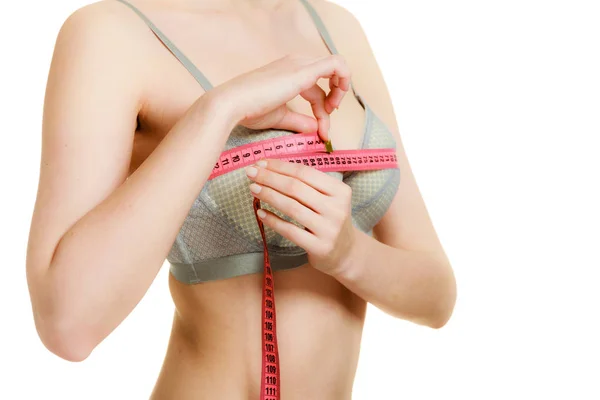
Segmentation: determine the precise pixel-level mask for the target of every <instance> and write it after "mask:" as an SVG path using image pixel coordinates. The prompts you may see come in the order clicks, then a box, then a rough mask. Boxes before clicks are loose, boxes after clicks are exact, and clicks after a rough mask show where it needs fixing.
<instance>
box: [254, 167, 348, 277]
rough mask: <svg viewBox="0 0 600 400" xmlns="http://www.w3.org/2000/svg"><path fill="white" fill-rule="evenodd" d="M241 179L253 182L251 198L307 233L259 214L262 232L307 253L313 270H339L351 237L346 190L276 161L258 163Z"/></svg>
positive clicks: (312, 170) (303, 169) (267, 213)
mask: <svg viewBox="0 0 600 400" xmlns="http://www.w3.org/2000/svg"><path fill="white" fill-rule="evenodd" d="M246 174H247V176H248V177H249V178H250V179H251V180H253V181H254V182H252V183H251V184H250V190H251V191H252V194H253V195H254V196H255V197H257V198H259V199H260V200H261V202H265V203H267V204H269V205H270V206H272V207H273V208H275V209H277V210H279V211H281V212H282V213H283V214H285V215H287V216H289V217H291V218H293V219H294V220H296V221H297V222H298V223H300V224H301V225H303V226H304V227H306V230H304V229H301V228H299V227H298V226H296V225H294V224H292V223H291V222H288V221H285V220H283V219H281V218H279V217H278V216H277V215H275V214H273V213H271V212H270V211H267V210H263V209H260V210H258V215H259V217H260V219H261V220H262V221H263V223H264V224H265V225H266V226H268V227H270V228H271V229H273V230H274V231H276V232H277V233H279V234H280V235H281V236H283V237H285V238H286V239H288V240H290V241H292V242H294V243H296V244H297V245H298V246H300V247H302V248H303V249H304V250H306V252H307V253H308V262H309V263H310V264H311V265H312V266H313V267H314V268H316V269H318V270H320V271H322V272H325V273H327V274H332V275H333V274H335V271H336V270H338V269H340V268H342V265H343V264H344V262H345V261H346V260H347V257H348V255H349V254H350V250H351V249H352V248H353V246H354V240H355V236H356V235H355V228H354V226H353V225H352V220H351V197H352V189H351V188H350V186H348V185H346V184H345V183H344V182H342V181H340V180H338V179H335V178H333V177H332V176H329V175H327V174H326V173H324V172H322V171H319V170H317V169H316V168H313V167H309V166H307V165H303V164H296V163H290V162H286V161H281V160H278V159H264V160H260V161H258V162H257V163H256V164H255V165H253V166H250V167H246ZM263 213H264V214H263ZM261 214H262V215H264V216H262V215H261Z"/></svg>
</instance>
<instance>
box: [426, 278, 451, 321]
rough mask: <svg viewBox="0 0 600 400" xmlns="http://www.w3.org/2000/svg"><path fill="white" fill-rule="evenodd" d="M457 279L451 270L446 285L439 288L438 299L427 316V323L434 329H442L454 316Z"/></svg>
mask: <svg viewBox="0 0 600 400" xmlns="http://www.w3.org/2000/svg"><path fill="white" fill-rule="evenodd" d="M456 292H457V291H456V280H455V278H454V274H453V273H452V271H451V270H450V274H449V276H448V278H447V279H446V280H445V282H444V285H443V286H442V287H441V288H440V289H439V291H438V294H439V296H437V299H436V301H435V302H434V305H433V307H432V312H431V313H430V315H429V318H427V321H426V323H425V324H426V325H427V326H428V327H430V328H433V329H441V328H443V327H444V326H446V324H447V323H448V321H450V318H451V317H452V314H453V313H454V307H455V305H456Z"/></svg>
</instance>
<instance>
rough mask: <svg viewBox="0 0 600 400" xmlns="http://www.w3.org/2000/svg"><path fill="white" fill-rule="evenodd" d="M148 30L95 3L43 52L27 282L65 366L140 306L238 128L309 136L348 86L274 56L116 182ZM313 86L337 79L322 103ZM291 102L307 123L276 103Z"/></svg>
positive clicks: (125, 159)
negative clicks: (45, 66)
mask: <svg viewBox="0 0 600 400" xmlns="http://www.w3.org/2000/svg"><path fill="white" fill-rule="evenodd" d="M148 34H149V32H148V30H147V28H146V26H145V25H144V24H142V23H140V21H139V19H138V18H136V17H135V16H133V14H132V13H131V12H130V11H129V10H128V9H126V8H125V7H122V6H121V5H120V4H119V3H117V2H101V3H96V4H94V5H91V6H88V7H85V8H83V9H81V10H79V11H78V12H76V13H75V14H74V15H72V16H71V17H70V18H69V19H68V20H67V21H66V22H65V24H64V26H63V28H62V29H61V32H60V34H59V37H58V40H57V43H56V47H55V53H54V57H53V61H52V65H51V68H50V75H49V78H48V84H47V90H46V100H45V105H44V123H43V133H42V159H41V170H40V181H39V187H38V194H37V199H36V204H35V209H34V212H33V217H32V221H31V230H30V237H29V243H28V251H27V279H28V285H29V289H30V296H31V300H32V308H33V313H34V318H35V323H36V327H37V330H38V333H39V335H40V338H41V339H42V341H43V343H44V344H45V345H46V347H48V348H49V349H50V350H51V351H52V352H54V353H56V354H57V355H59V356H60V357H63V358H65V359H68V360H73V361H78V360H83V359H85V358H86V357H87V356H88V355H89V354H90V352H91V351H92V350H93V348H94V347H95V346H96V345H97V344H98V343H100V342H101V341H102V340H103V339H104V338H105V337H106V336H107V335H108V334H110V332H112V331H113V330H114V329H115V328H116V327H117V326H118V325H119V324H120V323H121V321H123V319H124V318H125V317H126V316H127V315H128V314H129V313H130V312H131V311H132V310H133V308H134V307H135V306H136V304H137V303H138V302H139V301H140V299H141V298H142V296H143V295H144V293H145V292H146V291H147V289H148V287H149V286H150V284H151V283H152V281H153V279H154V278H155V277H156V274H157V273H158V270H159V269H160V267H161V266H162V265H163V263H164V260H165V257H166V256H167V254H168V252H169V250H170V248H171V246H172V244H173V242H174V240H175V237H176V236H177V233H178V231H179V229H180V228H181V225H182V224H183V221H184V219H185V217H186V215H187V213H188V212H189V209H190V207H191V206H192V204H193V201H194V200H195V199H196V197H197V196H198V194H199V192H200V191H201V189H202V186H203V185H204V183H205V182H206V180H207V179H208V177H209V175H210V173H211V171H212V169H213V167H214V165H215V162H216V161H217V158H218V156H219V154H220V152H221V151H222V149H223V148H224V145H225V142H226V140H227V137H228V136H229V134H230V132H231V129H233V127H234V126H235V125H236V124H238V123H239V124H242V125H246V126H253V127H254V128H256V129H264V128H269V127H275V128H285V129H290V130H297V131H303V130H304V129H308V130H310V131H314V130H315V129H317V128H318V130H319V132H321V131H322V130H323V129H324V128H326V126H327V123H328V120H329V112H330V111H331V110H333V109H334V108H335V107H337V106H339V103H340V101H341V99H342V98H343V96H344V94H345V93H346V92H347V90H348V88H349V79H350V72H349V69H348V68H347V66H346V64H345V62H344V61H343V59H341V58H339V57H325V58H318V59H315V58H303V57H284V58H282V59H280V60H276V61H274V62H272V63H270V64H267V65H266V66H264V67H262V68H258V69H256V70H253V71H250V72H248V73H246V74H243V75H241V76H239V77H236V78H233V79H231V80H230V81H228V82H226V83H224V84H222V85H219V86H218V87H215V88H214V89H212V90H211V91H210V92H208V93H207V94H205V95H203V96H201V97H200V98H199V99H198V100H197V101H196V102H195V103H194V104H192V106H191V107H190V108H189V109H188V111H187V112H186V114H185V115H184V116H183V117H182V118H181V119H180V120H179V121H178V122H177V123H176V124H175V125H174V127H173V128H172V129H171V130H170V131H169V132H168V133H167V135H166V136H165V138H164V139H163V140H162V141H161V143H160V144H159V145H158V146H157V147H156V149H155V150H154V151H153V152H152V154H151V155H150V156H148V158H147V159H146V160H145V161H144V162H143V163H142V164H141V165H140V166H139V167H138V168H137V170H136V171H135V172H134V173H133V174H131V176H129V178H127V174H128V170H129V164H130V159H131V151H132V141H133V133H134V131H135V125H136V116H137V114H138V111H139V109H140V104H141V103H143V101H144V95H143V93H144V87H145V82H147V81H148V80H149V79H150V78H149V77H148V74H147V71H148V66H149V65H150V66H151V65H152V64H151V63H149V62H148V61H149V58H148V54H147V53H145V52H144V50H143V49H146V47H145V44H146V43H148V42H147V41H146V39H147V36H145V35H148ZM136 60H138V61H136ZM333 77H335V79H331V78H333ZM321 78H326V79H330V80H332V81H333V82H335V85H336V86H334V90H332V91H331V92H330V94H329V95H327V96H326V95H325V93H324V92H323V91H322V90H321V89H320V88H319V86H318V85H317V84H316V82H317V81H318V80H319V79H321ZM257 94H260V95H257ZM297 95H301V96H302V97H304V98H305V99H306V100H308V101H309V102H311V105H312V106H313V113H314V115H315V116H316V118H312V117H309V116H305V115H301V114H298V113H295V112H292V111H291V110H289V109H288V108H287V107H286V103H287V102H288V101H290V100H291V99H293V98H294V97H296V96H297ZM323 133H324V134H326V132H323Z"/></svg>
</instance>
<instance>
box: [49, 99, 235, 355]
mask: <svg viewBox="0 0 600 400" xmlns="http://www.w3.org/2000/svg"><path fill="white" fill-rule="evenodd" d="M204 106H206V107H204ZM215 111H216V110H215V109H214V106H213V105H212V104H210V105H209V103H207V104H205V105H202V104H200V107H197V108H196V109H194V108H191V109H190V111H188V114H186V115H185V116H184V117H183V118H182V119H181V120H180V121H179V122H178V123H177V124H176V125H175V126H174V127H173V129H172V130H171V131H170V132H169V133H168V134H167V135H166V137H165V138H164V139H163V140H162V142H161V143H160V144H159V145H158V146H157V148H156V149H155V150H154V151H153V152H152V154H151V155H150V156H149V157H148V158H147V159H146V160H145V161H144V162H143V163H142V165H141V166H140V167H139V168H138V169H137V170H136V171H135V172H134V173H133V174H132V175H131V176H130V177H129V178H128V179H127V180H126V181H125V182H123V184H122V185H120V186H119V187H118V188H117V189H116V190H115V191H114V192H112V193H111V195H110V196H108V197H107V198H106V199H105V200H104V201H103V202H101V203H100V204H99V205H98V206H96V207H95V208H94V209H92V210H91V211H90V212H89V213H87V214H86V215H85V216H84V217H82V218H81V219H80V220H78V221H77V223H75V224H74V225H73V226H72V227H71V228H70V229H69V230H68V231H67V232H66V233H65V235H64V236H63V237H62V240H61V241H60V242H59V244H58V246H57V248H56V251H55V254H54V256H53V259H52V262H51V264H50V267H49V269H48V270H47V273H46V276H45V277H44V278H43V281H44V288H45V289H44V296H43V297H42V300H41V301H40V307H41V309H40V310H41V311H42V314H43V316H44V317H46V318H47V319H49V320H50V321H52V322H51V324H53V325H56V324H58V325H59V326H53V327H52V328H51V329H52V330H54V331H58V332H59V333H60V332H64V333H65V335H64V336H65V337H69V336H70V335H72V333H73V332H74V331H76V332H77V335H76V337H78V338H85V340H87V341H90V342H92V344H91V345H90V344H89V343H88V344H82V347H85V348H89V347H90V346H91V347H93V346H95V345H96V344H97V343H99V342H100V341H101V340H102V339H104V337H106V336H107V335H108V334H109V333H110V332H111V331H112V330H113V329H114V328H115V327H116V326H117V325H118V324H119V323H120V322H121V321H122V320H123V319H124V318H125V317H126V316H127V315H128V314H129V313H130V312H131V310H132V309H133V308H134V307H135V305H136V304H137V303H138V302H139V301H140V299H141V298H142V296H143V295H144V293H145V292H146V291H147V289H148V287H149V286H150V284H151V283H152V281H153V280H154V278H155V277H156V274H157V273H158V271H159V269H160V267H161V266H162V264H163V263H164V260H165V257H166V255H167V254H168V251H169V249H170V247H171V246H172V244H173V242H174V240H175V237H176V235H177V233H178V230H179V229H180V227H181V225H182V223H183V221H184V219H185V216H186V215H187V213H188V211H189V209H190V207H191V205H192V203H193V201H194V199H195V198H196V197H197V196H198V194H199V192H200V190H201V189H202V186H203V185H204V183H205V182H206V180H207V178H208V176H209V175H210V172H211V171H212V168H213V166H214V164H215V161H216V159H217V157H218V155H219V154H220V151H221V149H222V148H223V146H224V144H225V141H226V140H227V137H228V134H229V130H230V129H231V128H232V127H233V124H232V122H231V121H230V119H229V118H227V116H225V115H223V114H222V113H219V112H215ZM82 340H83V339H82Z"/></svg>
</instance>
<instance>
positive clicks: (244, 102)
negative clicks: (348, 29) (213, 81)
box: [207, 55, 350, 141]
mask: <svg viewBox="0 0 600 400" xmlns="http://www.w3.org/2000/svg"><path fill="white" fill-rule="evenodd" d="M321 78H325V79H329V88H330V92H329V93H328V94H326V93H325V91H324V90H323V89H321V87H320V86H319V85H317V81H318V80H319V79H321ZM349 89H350V70H349V68H348V66H347V65H346V62H345V61H344V59H343V58H342V57H341V56H339V55H330V56H326V57H319V58H315V57H299V56H286V57H283V58H281V59H278V60H276V61H273V62H271V63H269V64H267V65H265V66H263V67H261V68H258V69H255V70H253V71H250V72H247V73H245V74H242V75H239V76H237V77H235V78H233V79H231V80H229V81H227V82H225V83H223V84H221V85H219V86H217V87H215V88H214V89H212V90H210V91H209V92H208V93H207V95H208V96H210V97H212V98H213V100H215V102H216V103H215V104H217V105H218V106H219V107H226V108H227V110H228V113H229V115H230V116H231V118H233V120H234V121H235V123H236V124H239V125H244V126H246V127H248V128H251V129H267V128H277V129H286V130H290V131H296V132H306V133H308V132H315V131H316V132H318V134H319V136H320V137H321V139H323V140H324V141H327V140H329V135H328V131H329V114H331V113H332V112H333V110H335V109H336V108H338V107H339V105H340V102H341V100H342V98H343V97H344V95H345V94H346V92H347V91H348V90H349ZM298 95H300V96H302V97H303V98H304V99H306V100H307V101H308V102H309V103H310V104H311V106H312V111H313V114H314V117H315V118H313V117H310V116H307V115H304V114H302V113H297V112H294V111H292V110H290V109H289V108H288V107H287V105H286V103H287V102H288V101H290V100H292V99H293V98H295V97H296V96H298Z"/></svg>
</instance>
